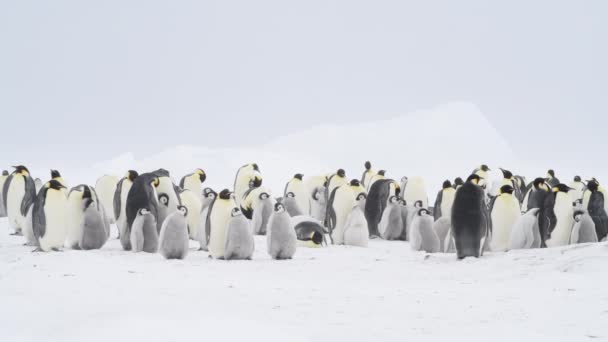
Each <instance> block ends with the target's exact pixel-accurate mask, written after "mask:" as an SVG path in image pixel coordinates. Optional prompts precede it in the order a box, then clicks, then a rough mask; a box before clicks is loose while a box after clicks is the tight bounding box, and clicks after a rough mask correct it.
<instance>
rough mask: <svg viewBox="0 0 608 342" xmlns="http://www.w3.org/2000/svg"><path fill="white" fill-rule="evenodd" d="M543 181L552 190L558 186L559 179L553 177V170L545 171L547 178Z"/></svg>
mask: <svg viewBox="0 0 608 342" xmlns="http://www.w3.org/2000/svg"><path fill="white" fill-rule="evenodd" d="M545 180H546V181H547V184H549V186H551V187H552V188H553V187H555V186H557V185H558V184H560V182H559V179H557V177H555V171H553V170H548V171H547V177H545Z"/></svg>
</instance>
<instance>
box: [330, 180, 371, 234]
mask: <svg viewBox="0 0 608 342" xmlns="http://www.w3.org/2000/svg"><path fill="white" fill-rule="evenodd" d="M362 192H363V193H365V189H363V187H362V186H361V183H359V180H358V179H353V180H351V181H350V184H343V185H341V186H339V187H337V188H335V189H334V191H333V192H332V193H331V196H330V198H329V202H328V203H327V216H328V219H327V222H328V223H329V225H328V228H329V232H330V234H331V240H332V242H333V243H334V244H336V245H342V244H344V228H345V224H346V219H347V218H348V214H350V212H351V210H352V208H353V206H354V205H355V201H356V199H357V195H358V194H360V193H362Z"/></svg>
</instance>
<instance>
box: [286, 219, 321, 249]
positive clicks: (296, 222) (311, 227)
mask: <svg viewBox="0 0 608 342" xmlns="http://www.w3.org/2000/svg"><path fill="white" fill-rule="evenodd" d="M291 223H292V224H293V228H294V229H295V231H296V237H297V239H298V246H302V247H310V248H318V247H322V246H323V244H325V245H327V239H326V238H325V235H326V234H329V232H328V231H327V230H325V228H324V227H323V226H322V225H321V223H320V222H318V221H317V220H315V219H314V218H312V217H310V216H305V215H302V216H295V217H292V218H291Z"/></svg>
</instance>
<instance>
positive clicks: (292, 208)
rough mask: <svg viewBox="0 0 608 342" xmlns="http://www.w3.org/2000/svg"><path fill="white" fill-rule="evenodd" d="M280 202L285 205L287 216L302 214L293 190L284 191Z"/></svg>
mask: <svg viewBox="0 0 608 342" xmlns="http://www.w3.org/2000/svg"><path fill="white" fill-rule="evenodd" d="M281 202H282V203H283V205H285V210H287V213H288V214H289V216H291V217H293V216H301V215H304V211H302V210H301V209H300V206H299V205H298V202H297V198H296V195H295V194H294V193H293V192H291V191H290V192H288V193H286V194H285V197H283V199H282V201H281Z"/></svg>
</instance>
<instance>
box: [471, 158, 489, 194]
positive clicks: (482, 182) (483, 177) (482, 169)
mask: <svg viewBox="0 0 608 342" xmlns="http://www.w3.org/2000/svg"><path fill="white" fill-rule="evenodd" d="M490 171H492V170H491V169H490V168H489V167H488V165H486V164H481V165H480V166H479V167H478V168H476V169H475V170H473V172H472V174H474V175H478V176H479V186H481V187H482V188H483V189H485V188H486V186H487V181H488V179H489V178H488V172H490Z"/></svg>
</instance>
